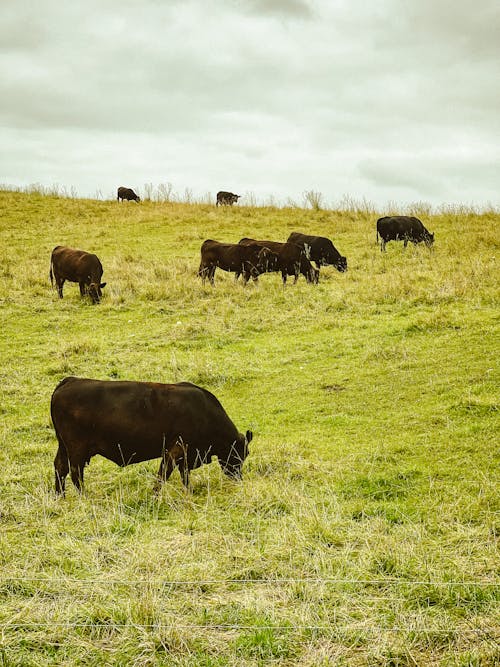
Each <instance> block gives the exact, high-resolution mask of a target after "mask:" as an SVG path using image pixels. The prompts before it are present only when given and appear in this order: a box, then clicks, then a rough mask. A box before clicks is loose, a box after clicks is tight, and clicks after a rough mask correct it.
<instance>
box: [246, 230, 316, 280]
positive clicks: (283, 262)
mask: <svg viewBox="0 0 500 667" xmlns="http://www.w3.org/2000/svg"><path fill="white" fill-rule="evenodd" d="M255 243H256V244H257V245H260V246H261V247H263V248H269V250H272V251H273V252H274V253H276V255H277V261H276V262H274V263H272V264H270V265H269V266H268V267H267V269H266V271H265V272H263V273H268V272H273V271H281V277H282V279H283V285H285V284H286V279H287V276H294V278H295V280H294V281H293V284H294V285H295V283H296V282H297V280H298V279H299V275H300V274H302V275H303V276H305V279H306V280H307V282H308V283H315V284H316V283H317V282H318V280H319V271H318V269H315V268H314V266H313V265H312V264H311V262H310V261H309V260H308V259H307V257H306V253H305V250H304V248H301V247H300V246H298V245H296V244H295V243H288V242H287V243H280V242H279V241H255V240H254V239H246V238H245V239H241V240H240V244H241V245H248V244H255Z"/></svg>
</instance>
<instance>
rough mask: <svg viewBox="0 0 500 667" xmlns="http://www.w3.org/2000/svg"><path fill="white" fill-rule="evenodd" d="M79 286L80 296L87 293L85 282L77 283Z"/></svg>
mask: <svg viewBox="0 0 500 667" xmlns="http://www.w3.org/2000/svg"><path fill="white" fill-rule="evenodd" d="M78 284H79V286H80V296H85V295H86V294H87V288H86V285H85V283H78Z"/></svg>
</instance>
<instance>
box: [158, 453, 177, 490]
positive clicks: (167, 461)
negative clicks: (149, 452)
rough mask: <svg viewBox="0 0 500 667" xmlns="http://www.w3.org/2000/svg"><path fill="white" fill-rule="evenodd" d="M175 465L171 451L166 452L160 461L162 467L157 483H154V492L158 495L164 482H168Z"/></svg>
mask: <svg viewBox="0 0 500 667" xmlns="http://www.w3.org/2000/svg"><path fill="white" fill-rule="evenodd" d="M174 467H175V459H174V458H173V457H172V456H171V455H170V453H169V452H165V455H164V456H162V459H161V462H160V469H159V470H158V479H157V480H156V483H155V485H154V488H153V493H155V494H156V495H157V494H158V493H159V492H160V490H161V487H162V486H163V484H164V482H166V481H167V479H168V478H169V477H170V475H171V474H172V470H173V469H174Z"/></svg>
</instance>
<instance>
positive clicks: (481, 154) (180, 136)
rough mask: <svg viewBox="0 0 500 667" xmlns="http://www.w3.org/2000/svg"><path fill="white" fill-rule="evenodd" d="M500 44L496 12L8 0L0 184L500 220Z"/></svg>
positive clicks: (388, 3) (2, 50)
mask: <svg viewBox="0 0 500 667" xmlns="http://www.w3.org/2000/svg"><path fill="white" fill-rule="evenodd" d="M499 34H500V2H499V1H498V0H477V1H476V2H471V0H376V1H373V2H366V0H179V1H176V0H163V1H160V0H158V1H155V0H141V1H140V2H139V1H137V2H136V1H134V0H119V1H118V0H86V1H85V2H61V1H60V0H37V1H35V0H33V1H32V2H30V1H28V0H1V2H0V128H1V135H2V142H1V143H2V150H1V153H0V156H1V157H0V183H2V184H13V185H17V186H24V185H28V184H30V183H34V182H39V183H42V184H43V185H46V186H50V185H52V184H54V183H58V184H60V185H62V186H65V187H67V188H68V189H69V188H71V187H72V186H73V187H74V188H76V190H77V192H78V193H79V194H80V195H81V196H94V195H95V193H96V192H97V191H100V192H102V194H103V196H104V197H105V198H108V197H112V196H114V193H115V192H116V188H117V186H119V185H125V186H129V187H133V188H136V189H137V190H138V191H141V192H142V191H143V189H144V188H143V186H144V183H149V182H152V183H153V184H154V185H158V184H159V183H167V182H169V183H172V185H173V188H174V190H175V191H177V192H179V193H182V192H184V190H185V188H189V189H190V190H191V191H192V192H193V195H194V196H195V197H201V196H203V195H204V194H205V193H206V192H211V193H215V192H217V190H220V189H223V190H230V191H233V192H236V193H238V194H245V193H254V195H255V197H256V198H257V200H259V201H266V200H267V199H268V198H269V197H270V196H274V197H275V199H276V200H278V201H286V199H287V198H291V199H292V200H295V201H296V202H298V203H300V202H301V201H302V194H303V192H304V191H307V190H314V191H318V192H321V193H323V196H324V200H325V202H337V201H339V200H340V199H341V198H342V197H343V196H344V195H349V196H351V197H353V198H355V199H362V198H366V199H368V200H370V201H372V202H374V203H376V204H378V205H384V204H386V203H387V202H388V201H394V202H400V203H409V202H416V201H427V202H430V203H432V204H441V203H459V202H461V203H475V204H476V205H485V204H487V203H488V202H491V203H493V204H496V205H498V203H499V201H500V197H499V196H498V186H499V184H500V170H499V134H500V123H499V118H500V113H499V106H500V105H499V94H500V93H499V91H500V86H499V71H500V68H499V52H500V46H499V45H500V39H499ZM247 198H248V197H247ZM241 201H242V203H244V200H241Z"/></svg>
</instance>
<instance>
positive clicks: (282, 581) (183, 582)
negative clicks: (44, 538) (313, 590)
mask: <svg viewBox="0 0 500 667" xmlns="http://www.w3.org/2000/svg"><path fill="white" fill-rule="evenodd" d="M24 581H27V582H40V583H47V584H50V583H55V584H58V585H61V584H62V583H77V584H92V585H93V584H106V585H132V586H137V585H141V584H148V585H152V584H156V585H159V586H160V585H161V586H217V585H219V586H222V585H225V584H227V585H235V584H267V585H287V584H328V585H339V586H342V585H346V586H353V585H354V586H356V585H359V586H384V585H392V586H437V587H440V586H442V587H447V586H448V587H456V586H478V587H481V586H488V587H493V588H500V581H485V580H483V581H480V580H465V581H434V580H432V579H354V578H352V579H349V578H335V577H285V578H276V579H264V578H260V579H259V578H248V579H244V578H243V579H178V580H175V579H156V578H151V579H149V578H147V579H146V578H142V579H113V578H111V579H103V578H100V579H94V578H90V579H80V578H78V577H64V576H61V577H59V578H54V577H41V576H35V575H33V576H22V577H17V576H9V577H4V578H3V579H0V586H1V585H5V584H11V583H12V582H17V583H19V582H24Z"/></svg>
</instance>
